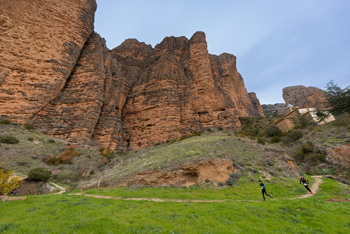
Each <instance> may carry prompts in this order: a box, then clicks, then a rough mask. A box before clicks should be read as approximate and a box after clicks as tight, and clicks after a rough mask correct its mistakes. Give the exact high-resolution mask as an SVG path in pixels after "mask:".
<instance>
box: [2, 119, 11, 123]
mask: <svg viewBox="0 0 350 234" xmlns="http://www.w3.org/2000/svg"><path fill="white" fill-rule="evenodd" d="M10 123H11V121H10V120H8V119H3V120H0V124H10Z"/></svg>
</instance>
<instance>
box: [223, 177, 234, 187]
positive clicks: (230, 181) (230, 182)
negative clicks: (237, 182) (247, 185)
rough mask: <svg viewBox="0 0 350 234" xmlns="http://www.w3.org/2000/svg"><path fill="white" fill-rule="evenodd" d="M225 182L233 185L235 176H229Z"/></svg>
mask: <svg viewBox="0 0 350 234" xmlns="http://www.w3.org/2000/svg"><path fill="white" fill-rule="evenodd" d="M225 184H227V185H228V186H232V185H233V178H232V177H229V178H228V179H227V180H226V182H225Z"/></svg>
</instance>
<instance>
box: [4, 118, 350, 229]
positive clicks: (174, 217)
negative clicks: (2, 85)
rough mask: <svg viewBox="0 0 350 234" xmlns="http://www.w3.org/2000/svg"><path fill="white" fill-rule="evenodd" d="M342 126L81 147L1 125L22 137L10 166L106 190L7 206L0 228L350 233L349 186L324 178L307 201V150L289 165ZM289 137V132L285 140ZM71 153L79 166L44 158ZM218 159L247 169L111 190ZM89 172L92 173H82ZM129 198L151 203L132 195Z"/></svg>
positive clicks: (340, 137) (344, 131) (8, 150)
mask: <svg viewBox="0 0 350 234" xmlns="http://www.w3.org/2000/svg"><path fill="white" fill-rule="evenodd" d="M268 121H270V120H268ZM253 123H254V121H253ZM338 124H339V123H332V124H328V125H324V126H321V127H318V126H308V127H305V128H301V129H299V130H300V131H302V132H303V136H302V138H300V139H298V140H296V141H295V142H294V141H293V142H292V144H286V143H285V142H284V141H281V142H277V143H273V144H270V143H269V141H270V140H271V139H272V137H266V138H265V141H266V143H265V144H264V145H263V144H261V143H258V142H257V137H261V136H257V137H255V138H254V139H253V137H251V136H246V135H244V134H242V132H241V133H233V132H226V131H217V132H211V131H209V132H204V133H202V134H201V135H200V134H195V136H191V137H190V136H188V137H187V138H186V139H184V138H185V137H184V138H181V139H178V140H177V141H173V142H169V143H165V144H161V145H157V146H154V147H150V148H147V149H142V150H138V151H130V152H108V150H101V151H100V150H99V149H96V148H95V149H94V148H91V147H88V146H79V147H78V146H73V145H69V144H68V143H67V142H65V141H62V140H59V139H52V138H50V137H48V136H45V135H43V134H41V133H39V132H36V131H35V130H33V129H30V127H29V129H28V127H26V126H23V125H18V124H1V125H0V136H4V135H12V136H15V137H16V138H17V139H19V142H18V143H17V144H7V143H1V146H0V162H1V161H2V162H4V165H5V166H6V167H7V168H8V169H11V170H15V171H16V172H19V173H22V174H26V173H27V172H28V171H29V169H31V168H35V167H45V168H50V169H51V171H52V172H53V173H54V175H53V177H52V179H51V180H52V181H55V182H60V183H61V184H62V185H66V186H68V185H69V186H70V188H71V189H74V188H76V186H78V185H81V186H84V185H89V184H90V185H96V184H97V183H98V182H101V185H103V186H102V187H100V188H94V189H89V190H85V191H80V189H76V190H74V191H70V192H66V193H64V194H47V195H41V196H27V199H26V200H20V201H7V202H0V210H1V212H0V233H261V232H264V233H348V230H349V228H350V221H349V219H348V217H349V216H350V202H349V201H350V189H349V187H348V186H347V185H345V184H342V183H339V182H337V181H334V180H332V179H329V178H322V183H321V184H320V186H319V190H318V191H317V193H316V194H315V195H313V196H311V197H307V198H304V199H301V198H300V196H301V195H303V194H307V191H306V189H305V188H304V187H303V186H302V185H300V184H299V180H298V175H299V172H300V171H299V169H301V170H305V167H304V166H305V165H304V164H305V163H307V162H308V161H307V160H305V158H307V157H309V156H305V155H304V156H305V158H304V159H303V160H300V159H299V158H295V159H294V162H298V163H299V166H298V165H297V167H296V168H295V169H293V168H291V167H290V164H288V161H290V160H291V157H295V156H297V155H294V154H293V152H295V151H298V150H301V149H302V148H300V147H302V146H303V144H305V142H307V141H312V142H313V144H314V145H315V146H316V145H317V146H318V147H319V146H322V145H323V146H327V147H337V146H339V145H343V144H347V139H348V132H349V128H348V125H345V126H344V124H342V123H341V124H340V126H337V125H338ZM256 126H258V125H256ZM339 130H341V132H340V131H339ZM249 131H250V130H249ZM263 131H264V128H261V132H263ZM255 133H258V134H259V131H255ZM237 135H238V136H237ZM248 135H249V134H248ZM318 135H319V136H318ZM285 137H288V135H284V136H281V138H282V139H283V138H285ZM333 137H335V138H336V139H337V140H334V139H333ZM332 142H334V143H332ZM287 143H288V142H287ZM332 144H334V145H332ZM315 146H314V148H315ZM314 148H313V149H314ZM67 150H69V152H73V151H74V152H76V153H77V154H76V156H74V157H73V163H72V164H59V165H48V164H46V163H44V162H43V159H44V158H45V157H51V156H58V155H62V154H64V152H67ZM286 152H289V153H290V154H289V155H291V156H288V155H287V154H286ZM217 159H220V160H229V161H231V162H232V164H233V165H234V167H236V168H237V169H239V170H240V177H239V179H237V180H236V181H235V183H234V184H233V186H227V185H224V186H219V185H218V184H217V182H213V181H210V180H208V181H200V182H199V183H196V184H194V185H192V186H189V187H181V186H180V187H175V186H171V185H170V186H163V187H145V186H137V185H135V186H130V187H113V186H114V185H115V184H117V183H118V182H121V181H123V180H124V179H125V178H130V177H133V175H135V173H139V172H147V171H157V170H161V171H165V172H172V171H176V170H177V169H178V167H179V166H181V165H189V164H196V163H200V162H202V161H205V160H211V161H213V160H217ZM317 160H318V159H317ZM322 164H325V165H327V166H329V165H333V164H331V163H329V164H327V161H326V160H325V161H324V162H319V161H317V163H316V164H315V165H314V166H313V167H315V168H316V167H319V166H320V165H322ZM90 168H92V171H91V172H90V173H89V175H87V176H85V177H84V176H82V174H83V173H84V172H86V171H89V169H90ZM344 171H345V172H346V170H343V171H338V172H340V173H345V172H344ZM311 172H312V171H311ZM340 175H342V174H340ZM308 178H309V179H310V181H311V183H313V182H314V179H313V178H311V177H309V176H308ZM258 179H263V181H264V183H265V184H266V185H267V192H268V193H269V194H272V195H273V196H274V199H270V198H269V197H267V200H266V201H265V202H263V201H262V195H261V189H260V187H259V185H258V183H257V180H258ZM104 186H107V187H106V188H105V187H104ZM75 193H80V194H81V195H74V194H75ZM86 196H102V197H103V196H105V198H94V197H86ZM106 196H108V197H109V198H106ZM129 198H134V199H135V198H142V199H143V200H139V201H138V200H125V199H129ZM147 199H155V200H156V201H160V202H154V201H148V200H147ZM160 199H163V200H165V201H162V200H160ZM328 199H331V201H333V202H329V200H328ZM179 200H182V201H179ZM214 200H216V201H214ZM192 201H197V202H192Z"/></svg>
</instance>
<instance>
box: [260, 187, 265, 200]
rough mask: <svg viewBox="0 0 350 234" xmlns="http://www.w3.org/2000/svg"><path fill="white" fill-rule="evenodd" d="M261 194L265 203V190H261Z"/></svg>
mask: <svg viewBox="0 0 350 234" xmlns="http://www.w3.org/2000/svg"><path fill="white" fill-rule="evenodd" d="M261 192H262V195H263V198H264V201H265V195H264V193H266V191H265V189H262V190H261Z"/></svg>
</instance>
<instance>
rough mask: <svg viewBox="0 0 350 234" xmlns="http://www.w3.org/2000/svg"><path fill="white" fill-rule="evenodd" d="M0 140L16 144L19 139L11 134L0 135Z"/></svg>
mask: <svg viewBox="0 0 350 234" xmlns="http://www.w3.org/2000/svg"><path fill="white" fill-rule="evenodd" d="M0 142H1V143H5V144H17V143H18V142H19V140H18V139H17V138H16V137H14V136H11V135H4V136H0Z"/></svg>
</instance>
